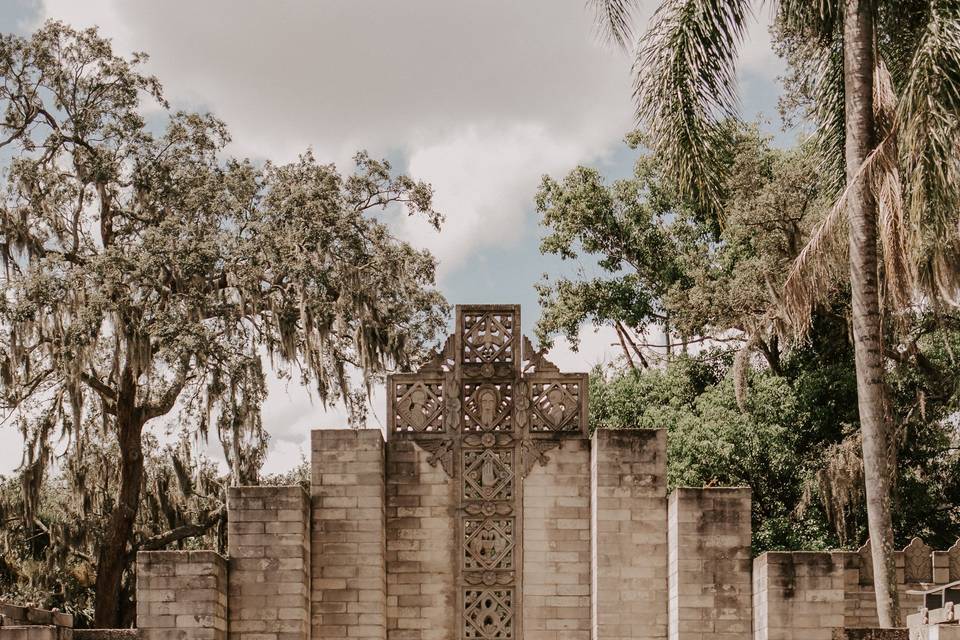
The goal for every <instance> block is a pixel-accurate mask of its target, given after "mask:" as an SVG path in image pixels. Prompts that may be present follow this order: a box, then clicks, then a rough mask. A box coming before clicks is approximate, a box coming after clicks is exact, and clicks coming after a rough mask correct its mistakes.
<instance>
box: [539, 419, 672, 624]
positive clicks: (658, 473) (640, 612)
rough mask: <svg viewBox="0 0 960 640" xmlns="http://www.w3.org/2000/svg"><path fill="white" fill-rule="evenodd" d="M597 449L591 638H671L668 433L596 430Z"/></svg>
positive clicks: (646, 430)
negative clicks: (668, 614) (669, 613)
mask: <svg viewBox="0 0 960 640" xmlns="http://www.w3.org/2000/svg"><path fill="white" fill-rule="evenodd" d="M592 448H593V459H592V471H593V501H592V502H593V509H592V511H593V517H592V531H593V536H592V537H593V555H594V560H593V571H594V573H593V582H594V584H593V608H594V612H593V625H594V631H593V637H594V640H633V639H644V640H646V639H653V638H666V637H667V468H666V457H667V455H666V448H667V432H666V430H664V429H657V430H653V429H623V430H620V429H609V430H608V429H599V430H597V431H596V432H594V435H593V447H592ZM528 526H529V525H528Z"/></svg>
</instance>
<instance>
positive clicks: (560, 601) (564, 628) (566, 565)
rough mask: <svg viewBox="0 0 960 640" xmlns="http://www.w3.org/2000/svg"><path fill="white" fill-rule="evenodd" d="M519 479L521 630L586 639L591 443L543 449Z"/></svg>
mask: <svg viewBox="0 0 960 640" xmlns="http://www.w3.org/2000/svg"><path fill="white" fill-rule="evenodd" d="M547 456H548V457H549V458H550V460H549V461H548V462H547V464H546V466H543V467H541V466H540V465H534V466H533V467H532V468H531V470H530V473H529V475H528V476H527V477H526V478H525V480H524V483H523V587H522V591H523V613H522V615H523V633H524V638H525V639H529V640H590V626H591V625H590V555H591V549H590V443H589V441H587V440H567V441H564V442H563V444H562V445H561V447H560V448H558V449H551V450H549V451H547Z"/></svg>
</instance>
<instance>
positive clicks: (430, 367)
mask: <svg viewBox="0 0 960 640" xmlns="http://www.w3.org/2000/svg"><path fill="white" fill-rule="evenodd" d="M456 327H457V330H456V333H455V334H454V335H453V336H451V337H450V338H449V339H448V340H447V341H446V343H445V344H444V347H443V348H442V349H441V350H440V351H439V352H434V353H433V354H432V356H431V357H430V358H429V360H428V361H427V363H426V364H425V365H424V366H423V367H421V369H420V371H418V372H417V373H416V374H406V373H405V374H396V375H393V376H391V377H390V382H389V389H390V391H389V393H388V396H387V398H388V409H387V416H388V427H389V432H390V436H391V437H396V438H410V439H413V440H414V441H415V442H417V444H418V445H419V446H420V447H422V448H423V449H424V450H426V451H427V452H429V454H430V455H429V457H428V458H427V460H428V461H429V463H430V464H431V465H434V466H436V465H440V466H441V467H442V468H443V470H444V471H445V472H446V473H447V475H449V476H450V477H451V478H455V479H456V480H457V481H458V483H459V484H460V486H459V487H458V493H459V505H458V507H459V509H458V518H457V525H456V527H455V531H454V534H453V535H455V536H456V537H457V542H456V547H455V548H457V549H460V561H459V563H458V565H457V576H456V581H457V584H458V585H459V587H458V589H459V590H458V596H457V597H458V602H457V606H458V608H459V614H458V615H461V616H462V618H461V627H460V632H459V635H458V637H457V638H451V639H450V640H468V639H471V640H472V639H482V640H494V639H495V640H516V639H517V638H520V637H521V636H522V630H521V629H519V628H517V626H516V625H517V611H518V610H519V609H518V608H519V607H520V600H521V599H522V593H520V591H519V590H518V584H520V583H521V582H522V580H521V576H520V575H519V573H520V571H521V569H522V562H521V558H522V555H523V549H522V545H521V541H522V540H523V535H522V534H523V532H522V531H521V528H522V518H521V517H520V516H521V505H522V504H523V503H522V498H523V483H522V481H521V480H522V478H524V477H526V475H527V474H528V473H530V471H531V470H532V469H533V468H534V467H535V466H536V465H538V464H539V465H546V464H547V463H548V461H549V460H550V458H549V456H548V455H547V454H546V452H547V451H549V450H551V449H554V448H556V447H559V446H561V443H562V441H563V439H565V438H568V437H576V438H580V437H585V436H586V411H585V408H584V407H585V405H586V393H587V388H586V382H587V379H586V376H585V375H583V374H562V373H560V372H559V371H558V369H557V367H556V366H555V365H554V364H553V363H551V362H550V361H549V360H547V359H546V357H545V354H544V351H537V350H536V349H534V348H533V345H532V343H531V342H530V341H529V340H528V339H526V338H523V339H522V340H521V336H520V334H519V331H520V309H519V307H517V306H514V305H478V306H472V305H471V306H463V307H457V322H456Z"/></svg>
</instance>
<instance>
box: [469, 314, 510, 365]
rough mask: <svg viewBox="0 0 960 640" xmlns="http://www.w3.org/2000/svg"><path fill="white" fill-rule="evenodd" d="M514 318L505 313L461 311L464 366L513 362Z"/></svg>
mask: <svg viewBox="0 0 960 640" xmlns="http://www.w3.org/2000/svg"><path fill="white" fill-rule="evenodd" d="M516 315H517V314H515V313H512V312H507V311H506V310H504V311H495V310H492V309H491V310H485V309H481V310H477V311H472V310H464V311H463V314H462V327H461V329H462V331H463V362H464V363H468V364H480V365H482V364H494V363H497V362H513V360H514V354H513V351H514V344H513V342H514V340H515V336H514V328H515V326H516V317H515V316H516Z"/></svg>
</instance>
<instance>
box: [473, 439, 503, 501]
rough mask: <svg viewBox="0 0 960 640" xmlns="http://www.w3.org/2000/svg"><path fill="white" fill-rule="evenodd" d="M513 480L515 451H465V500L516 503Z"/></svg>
mask: <svg viewBox="0 0 960 640" xmlns="http://www.w3.org/2000/svg"><path fill="white" fill-rule="evenodd" d="M513 478H514V472H513V449H483V450H471V449H468V450H465V451H464V452H463V497H464V498H465V499H467V500H512V499H513Z"/></svg>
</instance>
